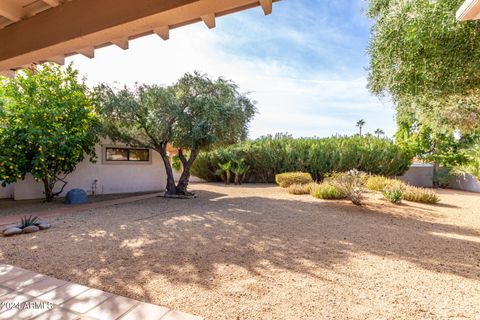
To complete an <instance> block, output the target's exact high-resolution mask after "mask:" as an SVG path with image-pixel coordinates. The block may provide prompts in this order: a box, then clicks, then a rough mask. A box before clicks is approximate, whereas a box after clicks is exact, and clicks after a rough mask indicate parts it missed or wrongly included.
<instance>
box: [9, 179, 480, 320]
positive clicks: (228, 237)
mask: <svg viewBox="0 0 480 320" xmlns="http://www.w3.org/2000/svg"><path fill="white" fill-rule="evenodd" d="M192 188H193V189H194V190H196V191H198V193H199V198H198V199H193V200H174V199H165V198H152V199H148V200H143V201H139V202H136V203H130V204H124V205H119V206H115V207H110V208H104V209H97V210H95V211H85V212H84V213H81V214H79V213H76V214H67V215H65V216H61V217H56V218H52V219H50V222H51V223H52V224H53V225H54V227H53V228H52V229H50V230H47V231H42V232H39V233H35V234H32V235H20V236H17V237H12V238H2V239H1V240H0V241H1V244H2V245H1V246H0V262H2V263H9V264H13V265H16V266H19V267H22V268H26V269H31V270H34V271H37V272H40V273H44V274H48V275H52V276H55V277H57V278H60V279H64V280H70V281H74V282H79V283H82V284H85V285H90V286H93V287H97V288H100V289H103V290H105V291H109V292H113V293H116V294H119V295H125V296H128V297H131V298H134V299H138V300H142V301H146V302H150V303H155V304H158V305H163V306H167V307H170V308H174V309H179V310H182V311H185V312H189V313H192V314H195V315H200V316H204V317H206V318H207V319H447V318H448V319H479V318H478V317H479V314H480V212H479V211H478V208H479V207H480V195H477V194H473V193H466V192H458V191H444V190H441V191H439V193H440V194H441V199H442V203H441V204H440V205H437V206H432V205H421V204H416V203H407V202H405V203H404V204H402V205H400V206H395V205H392V204H389V203H387V202H385V201H383V200H382V199H381V196H380V195H379V194H369V195H368V199H367V204H366V205H365V206H364V207H356V206H353V205H351V204H350V203H348V202H346V201H335V202H328V201H321V200H314V199H313V198H311V197H310V196H293V195H289V194H287V193H286V191H285V190H282V189H279V188H277V187H274V186H271V185H247V186H242V187H236V186H228V187H226V186H223V185H220V184H196V185H193V186H192Z"/></svg>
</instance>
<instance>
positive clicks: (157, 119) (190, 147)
mask: <svg viewBox="0 0 480 320" xmlns="http://www.w3.org/2000/svg"><path fill="white" fill-rule="evenodd" d="M95 91H96V99H97V101H98V104H99V106H100V110H101V114H102V119H103V123H104V128H105V129H106V133H107V134H108V135H109V136H110V137H111V138H112V139H113V140H115V141H122V142H124V143H127V144H130V145H135V146H142V147H147V148H151V149H153V150H156V151H157V152H158V153H159V154H160V155H161V157H162V159H163V162H164V166H165V170H166V173H167V186H166V189H167V194H170V195H189V192H188V191H187V186H188V181H189V178H190V168H191V166H192V164H193V163H194V161H195V159H196V158H197V156H198V154H199V152H200V151H201V150H208V149H210V148H212V147H215V146H224V145H228V144H232V143H236V142H239V141H241V140H244V139H245V138H246V137H247V131H248V123H249V122H250V120H251V119H252V118H253V116H254V114H255V112H256V109H255V105H254V103H253V102H252V101H250V100H249V98H248V97H247V96H246V95H243V94H241V93H240V92H239V91H238V87H237V85H236V84H235V83H233V82H231V81H228V80H225V79H223V78H218V79H216V80H212V79H210V78H209V77H208V76H206V75H204V74H200V73H198V72H195V73H193V74H190V73H187V74H185V75H184V76H183V77H182V78H181V79H180V80H178V81H177V83H175V84H173V85H171V86H158V85H140V86H137V87H135V88H134V89H129V88H126V87H125V88H123V89H121V90H115V89H114V88H112V87H110V86H109V85H106V84H102V85H100V86H98V87H97V88H96V89H95ZM168 144H171V145H173V146H174V147H176V148H178V158H179V160H180V162H181V164H182V173H181V176H180V179H179V181H178V183H177V184H175V180H174V177H173V171H172V165H171V163H170V159H169V156H168V154H167V145H168Z"/></svg>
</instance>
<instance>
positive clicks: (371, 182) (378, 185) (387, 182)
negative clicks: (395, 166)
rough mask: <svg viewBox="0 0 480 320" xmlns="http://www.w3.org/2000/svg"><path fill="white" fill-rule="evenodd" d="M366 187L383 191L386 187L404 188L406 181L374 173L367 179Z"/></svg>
mask: <svg viewBox="0 0 480 320" xmlns="http://www.w3.org/2000/svg"><path fill="white" fill-rule="evenodd" d="M364 185H365V187H366V188H367V189H369V190H373V191H380V192H383V191H384V190H385V189H388V188H390V189H394V188H396V189H400V190H402V189H404V188H405V183H404V182H403V181H400V180H397V179H390V178H387V177H382V176H376V175H372V176H369V177H368V178H367V179H366V181H365V184H364Z"/></svg>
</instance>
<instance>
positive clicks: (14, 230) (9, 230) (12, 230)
mask: <svg viewBox="0 0 480 320" xmlns="http://www.w3.org/2000/svg"><path fill="white" fill-rule="evenodd" d="M22 232H23V231H22V229H20V228H17V227H11V228H7V229H5V230H4V231H3V236H5V237H8V236H13V235H15V234H20V233H22Z"/></svg>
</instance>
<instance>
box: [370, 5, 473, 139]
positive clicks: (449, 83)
mask: <svg viewBox="0 0 480 320" xmlns="http://www.w3.org/2000/svg"><path fill="white" fill-rule="evenodd" d="M463 2H464V0H436V1H431V0H416V1H404V0H369V5H368V10H367V13H368V15H369V17H371V18H372V19H374V25H373V27H372V35H371V42H370V46H369V53H370V55H371V62H370V68H369V88H370V90H371V91H372V92H373V93H374V94H377V95H379V96H389V97H391V98H392V99H393V101H394V102H395V104H396V106H397V108H398V106H399V105H401V107H402V109H403V110H405V108H406V107H408V109H409V110H408V111H409V112H411V113H414V114H415V117H416V118H417V119H418V120H419V121H420V122H422V123H425V124H428V125H429V126H430V127H431V128H433V129H439V130H440V131H453V130H455V129H458V130H460V131H462V132H465V133H471V132H474V131H479V130H480V121H479V120H480V87H479V83H480V64H479V63H478V61H479V59H480V32H479V30H480V21H464V22H460V21H457V20H456V18H455V12H456V10H457V9H458V8H459V7H460V5H461V4H462V3H463ZM403 110H400V111H399V112H401V111H403Z"/></svg>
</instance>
